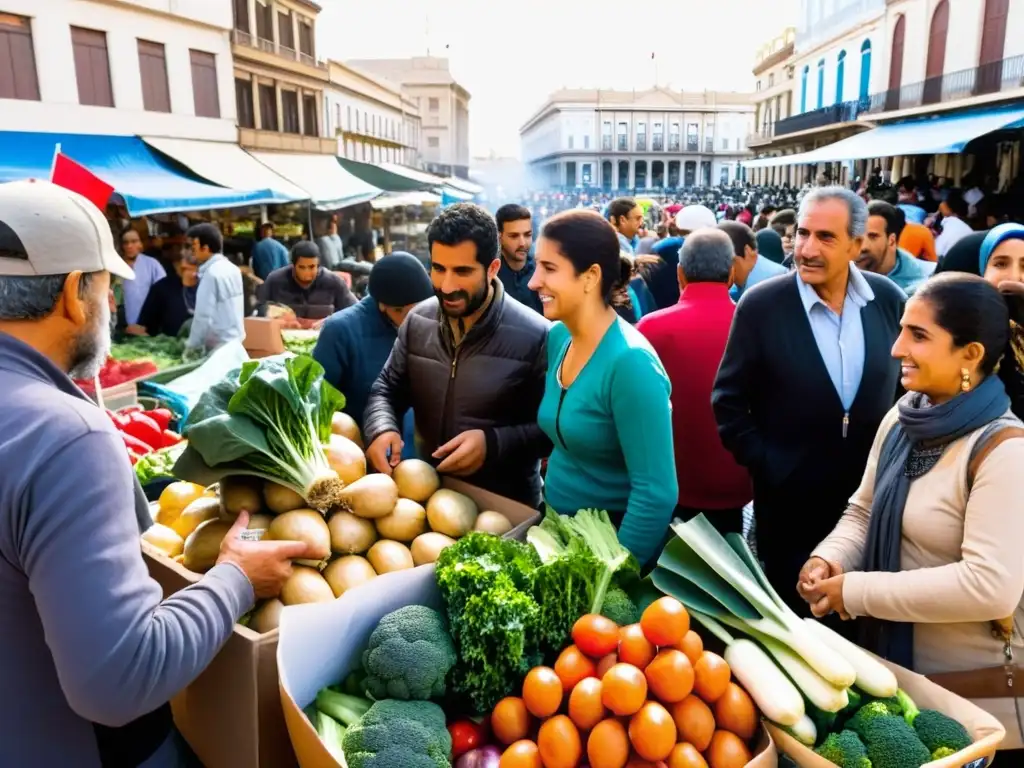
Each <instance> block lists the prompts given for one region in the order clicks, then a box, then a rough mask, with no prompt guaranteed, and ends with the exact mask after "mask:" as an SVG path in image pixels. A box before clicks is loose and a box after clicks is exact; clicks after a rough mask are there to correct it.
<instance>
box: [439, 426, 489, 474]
mask: <svg viewBox="0 0 1024 768" xmlns="http://www.w3.org/2000/svg"><path fill="white" fill-rule="evenodd" d="M434 458H435V459H443V461H442V462H441V463H440V464H438V465H437V471H438V472H444V473H447V474H450V475H460V476H465V475H472V474H473V473H475V472H477V471H478V470H479V469H480V467H482V466H483V465H484V459H486V458H487V437H486V435H484V431H483V430H482V429H470V430H467V431H466V432H463V433H462V434H461V435H457V436H456V437H454V438H452V439H451V440H449V441H448V442H447V443H445V444H444V445H442V446H441V447H440V448H438V449H437V450H436V451H434Z"/></svg>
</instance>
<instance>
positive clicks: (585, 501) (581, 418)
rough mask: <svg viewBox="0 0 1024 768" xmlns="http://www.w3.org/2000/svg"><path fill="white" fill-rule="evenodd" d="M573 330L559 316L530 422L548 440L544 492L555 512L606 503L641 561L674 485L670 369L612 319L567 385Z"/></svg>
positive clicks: (667, 511)
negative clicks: (563, 378) (564, 372)
mask: <svg viewBox="0 0 1024 768" xmlns="http://www.w3.org/2000/svg"><path fill="white" fill-rule="evenodd" d="M570 341H571V337H570V335H569V330H568V329H567V328H566V327H565V326H564V325H563V324H561V323H556V324H555V325H554V326H553V327H552V328H551V332H550V334H549V336H548V347H547V354H548V371H547V379H546V386H545V389H544V398H543V400H542V401H541V404H540V411H539V413H538V414H537V423H538V424H539V425H540V427H541V429H543V430H544V432H545V434H547V436H548V437H549V438H551V441H552V443H554V450H553V452H552V454H551V458H550V459H549V460H548V472H547V476H546V478H545V485H544V495H545V500H546V501H547V503H548V504H550V505H551V507H552V508H554V509H555V510H556V511H558V512H560V513H562V514H573V513H575V512H576V511H577V510H580V509H588V508H594V509H603V510H606V511H608V512H609V513H611V515H612V517H613V518H614V519H616V521H618V520H621V525H620V528H619V540H620V541H621V542H622V543H623V545H624V546H626V547H627V548H628V549H629V550H630V551H631V552H632V553H633V554H634V555H636V557H637V559H638V560H639V561H640V562H641V563H645V562H647V561H648V560H649V559H650V558H651V557H653V556H654V555H656V554H657V550H658V547H659V545H660V544H661V542H662V540H663V539H664V536H665V532H666V531H667V530H668V525H669V522H670V521H671V518H672V511H673V510H674V509H675V505H676V499H677V497H678V494H679V489H678V485H677V483H676V468H675V461H674V453H673V447H672V421H671V413H670V411H671V407H670V405H669V390H670V388H671V385H670V384H669V380H668V376H667V375H666V373H665V369H664V368H663V367H662V365H661V362H660V361H659V360H658V356H657V354H656V353H655V352H654V350H653V349H652V348H651V345H650V344H649V343H648V342H647V340H646V339H645V338H644V337H643V336H642V335H641V334H640V332H639V331H637V330H636V328H634V327H632V326H631V325H630V324H629V323H627V322H625V321H623V320H621V319H618V320H616V321H615V322H614V323H613V324H612V325H611V326H610V327H609V328H608V331H607V332H606V333H605V335H604V337H603V338H602V339H601V342H600V343H599V344H598V346H597V349H596V350H595V351H594V353H593V355H591V357H590V360H588V361H587V363H586V365H584V367H583V369H582V370H581V371H580V372H579V374H578V375H577V376H576V379H575V380H574V381H573V382H572V383H571V384H570V385H569V386H568V387H566V388H564V389H563V388H562V386H561V384H560V383H559V380H560V369H561V367H562V360H563V359H564V357H565V353H566V351H567V350H568V349H569V343H570Z"/></svg>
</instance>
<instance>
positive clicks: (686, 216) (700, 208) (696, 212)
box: [676, 205, 718, 232]
mask: <svg viewBox="0 0 1024 768" xmlns="http://www.w3.org/2000/svg"><path fill="white" fill-rule="evenodd" d="M717 225H718V219H716V218H715V214H714V213H712V212H711V209H710V208H708V207H707V206H704V205H688V206H686V207H685V208H683V210H681V211H680V212H679V213H677V214H676V229H681V230H683V231H684V232H693V231H694V230H697V229H703V228H704V227H714V226H717Z"/></svg>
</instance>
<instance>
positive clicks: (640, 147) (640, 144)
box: [636, 136, 647, 152]
mask: <svg viewBox="0 0 1024 768" xmlns="http://www.w3.org/2000/svg"><path fill="white" fill-rule="evenodd" d="M636 150H637V152H646V151H647V137H646V136H637V137H636Z"/></svg>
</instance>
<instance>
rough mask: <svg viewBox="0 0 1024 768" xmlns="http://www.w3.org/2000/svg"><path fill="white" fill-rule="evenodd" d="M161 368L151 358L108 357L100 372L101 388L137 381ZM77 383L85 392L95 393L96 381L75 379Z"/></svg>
mask: <svg viewBox="0 0 1024 768" xmlns="http://www.w3.org/2000/svg"><path fill="white" fill-rule="evenodd" d="M159 370H160V369H159V368H157V367H156V365H155V364H154V363H153V362H152V361H150V360H137V361H125V362H121V361H118V360H115V359H114V358H112V357H108V358H107V361H106V362H105V363H103V367H102V368H101V369H100V372H99V380H100V388H101V389H110V388H111V387H116V386H117V385H118V384H126V383H128V382H129V381H137V380H138V379H144V378H146V377H147V376H152V375H153V374H154V373H157V372H158V371H159ZM75 384H76V385H78V388H79V389H81V390H82V391H83V392H88V393H90V394H91V393H93V392H95V391H96V383H95V382H94V381H93V380H92V379H89V380H88V381H86V380H85V379H75Z"/></svg>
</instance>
